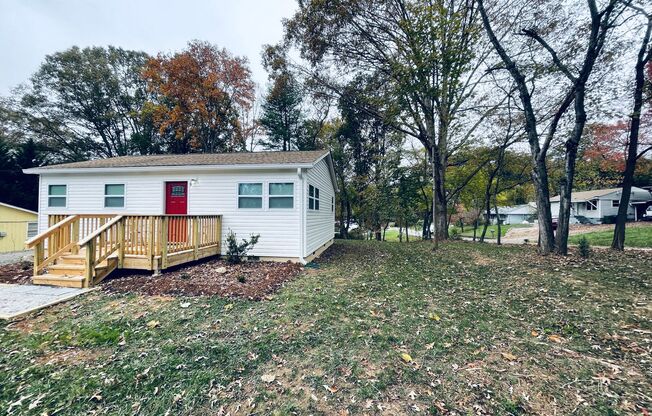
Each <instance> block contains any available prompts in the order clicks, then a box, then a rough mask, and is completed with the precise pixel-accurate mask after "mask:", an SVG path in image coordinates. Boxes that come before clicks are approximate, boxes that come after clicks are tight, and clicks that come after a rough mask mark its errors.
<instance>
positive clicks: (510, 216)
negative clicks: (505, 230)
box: [489, 204, 537, 225]
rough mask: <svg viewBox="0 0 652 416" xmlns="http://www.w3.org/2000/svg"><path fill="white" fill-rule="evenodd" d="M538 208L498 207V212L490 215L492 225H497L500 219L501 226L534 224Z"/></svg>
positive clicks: (529, 206) (531, 205) (525, 206)
mask: <svg viewBox="0 0 652 416" xmlns="http://www.w3.org/2000/svg"><path fill="white" fill-rule="evenodd" d="M536 213H537V208H536V205H534V204H523V205H517V206H513V207H498V212H496V211H495V210H493V211H492V212H491V215H490V218H489V220H490V222H491V224H496V223H497V219H498V218H499V219H500V221H501V224H508V225H509V224H524V223H533V222H534V220H535V219H536Z"/></svg>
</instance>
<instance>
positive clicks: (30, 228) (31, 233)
mask: <svg viewBox="0 0 652 416" xmlns="http://www.w3.org/2000/svg"><path fill="white" fill-rule="evenodd" d="M36 234H38V222H28V223H27V238H28V239H29V238H32V237H36Z"/></svg>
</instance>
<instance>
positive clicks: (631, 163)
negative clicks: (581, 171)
mask: <svg viewBox="0 0 652 416" xmlns="http://www.w3.org/2000/svg"><path fill="white" fill-rule="evenodd" d="M651 34H652V17H648V24H647V30H646V32H645V36H644V38H643V43H642V44H641V48H640V49H639V52H638V57H637V60H636V81H635V85H634V109H633V111H632V121H631V123H630V128H629V143H628V145H627V163H626V164H625V172H624V173H623V187H622V192H621V194H620V204H619V206H618V214H617V216H616V228H614V237H613V240H612V242H611V248H613V249H615V250H624V249H625V223H626V222H627V209H628V208H629V200H630V195H631V193H632V183H633V182H634V171H635V170H636V161H637V159H638V136H639V130H640V127H641V109H642V108H643V89H644V86H645V65H646V64H647V62H649V61H650V58H651V56H650V55H651V54H652V50H650V51H648V44H649V43H650V35H651Z"/></svg>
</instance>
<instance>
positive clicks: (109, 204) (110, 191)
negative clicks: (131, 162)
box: [104, 184, 125, 208]
mask: <svg viewBox="0 0 652 416" xmlns="http://www.w3.org/2000/svg"><path fill="white" fill-rule="evenodd" d="M124 206H125V186H124V184H107V185H104V208H124Z"/></svg>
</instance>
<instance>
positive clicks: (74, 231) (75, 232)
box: [70, 218, 80, 254]
mask: <svg viewBox="0 0 652 416" xmlns="http://www.w3.org/2000/svg"><path fill="white" fill-rule="evenodd" d="M79 221H80V220H79V218H77V219H76V220H75V221H73V223H72V237H71V238H72V241H74V242H75V243H76V242H78V241H79ZM70 251H71V252H72V254H78V253H79V246H78V245H77V244H74V245H73V246H72V249H71V250H70Z"/></svg>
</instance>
